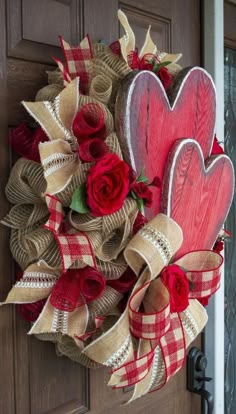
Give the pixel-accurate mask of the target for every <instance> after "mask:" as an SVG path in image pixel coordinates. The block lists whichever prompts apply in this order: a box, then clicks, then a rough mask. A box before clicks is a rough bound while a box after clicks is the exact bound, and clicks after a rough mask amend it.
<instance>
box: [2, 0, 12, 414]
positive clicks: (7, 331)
mask: <svg viewBox="0 0 236 414" xmlns="http://www.w3.org/2000/svg"><path fill="white" fill-rule="evenodd" d="M5 3H6V2H5V1H4V0H0V28H1V29H0V30H1V36H0V107H1V111H0V154H1V162H0V175H1V180H0V194H1V203H0V216H1V217H2V216H3V215H4V214H5V213H6V212H7V210H8V208H9V205H8V203H7V201H6V199H5V197H4V187H5V183H6V180H7V176H8V173H9V168H10V153H9V148H8V145H7V140H6V136H7V131H8V128H7V111H6V110H5V109H4V108H6V99H7V77H6V21H5V14H6V10H5ZM8 243H9V232H8V230H7V229H5V228H4V229H3V228H1V231H0V251H1V255H0V268H1V272H0V300H3V298H4V297H5V295H6V293H7V291H8V290H9V288H10V287H11V284H12V261H11V257H10V252H9V247H8V246H9V245H8ZM0 333H1V334H0V338H1V339H0V355H1V357H0V358H1V359H0V361H1V380H0V412H1V413H5V414H12V413H14V412H15V401H14V398H13V396H14V358H13V355H14V324H13V309H11V308H9V307H8V308H7V307H4V308H2V309H1V314H0Z"/></svg>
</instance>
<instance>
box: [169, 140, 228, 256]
mask: <svg viewBox="0 0 236 414" xmlns="http://www.w3.org/2000/svg"><path fill="white" fill-rule="evenodd" d="M233 192H234V169H233V165H232V162H231V161H230V159H229V158H228V157H227V156H226V155H224V154H223V155H215V156H212V157H210V158H208V160H207V162H206V164H204V158H203V153H202V150H201V147H200V145H199V144H198V143H197V142H196V141H194V140H192V139H186V140H179V141H177V142H176V143H175V144H174V146H173V148H172V150H171V152H170V154H169V157H168V161H167V167H166V171H165V177H164V183H163V198H162V205H161V211H162V212H163V213H165V214H167V215H168V216H169V217H171V218H173V219H174V220H175V221H176V222H177V223H178V224H179V225H180V226H181V228H182V230H183V236H184V237H183V239H184V241H183V244H182V246H181V248H180V249H179V251H178V253H177V256H176V258H177V257H181V256H182V255H184V254H185V253H187V252H189V251H193V250H201V249H211V248H212V247H213V245H214V243H215V241H216V238H217V236H218V234H219V232H220V230H221V228H222V226H223V224H224V222H225V219H226V217H227V214H228V211H229V208H230V205H231V202H232V198H233Z"/></svg>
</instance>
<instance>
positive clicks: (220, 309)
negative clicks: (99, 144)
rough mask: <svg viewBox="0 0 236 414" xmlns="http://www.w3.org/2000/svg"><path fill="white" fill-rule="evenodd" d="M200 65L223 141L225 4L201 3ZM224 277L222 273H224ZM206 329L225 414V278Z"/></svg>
mask: <svg viewBox="0 0 236 414" xmlns="http://www.w3.org/2000/svg"><path fill="white" fill-rule="evenodd" d="M203 49H204V50H203V63H204V67H205V68H206V70H207V71H208V72H209V73H210V74H211V75H212V77H213V79H214V82H215V85H216V91H217V107H216V134H217V137H218V139H219V140H220V141H221V140H223V139H224V1H223V0H204V1H203ZM223 273H224V272H223ZM207 311H208V316H209V321H208V324H207V327H206V329H205V354H206V356H207V358H208V367H207V371H206V376H209V377H212V378H213V382H212V383H206V389H207V390H209V391H210V392H211V393H212V394H213V396H214V414H223V413H224V274H222V282H221V288H220V289H219V291H218V292H217V293H216V295H214V297H213V298H212V299H211V301H210V304H209V306H208V307H207Z"/></svg>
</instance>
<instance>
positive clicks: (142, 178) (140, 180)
mask: <svg viewBox="0 0 236 414" xmlns="http://www.w3.org/2000/svg"><path fill="white" fill-rule="evenodd" d="M136 183H145V184H148V178H147V177H146V175H144V167H143V168H142V170H141V172H140V174H139V176H138V178H137V180H136Z"/></svg>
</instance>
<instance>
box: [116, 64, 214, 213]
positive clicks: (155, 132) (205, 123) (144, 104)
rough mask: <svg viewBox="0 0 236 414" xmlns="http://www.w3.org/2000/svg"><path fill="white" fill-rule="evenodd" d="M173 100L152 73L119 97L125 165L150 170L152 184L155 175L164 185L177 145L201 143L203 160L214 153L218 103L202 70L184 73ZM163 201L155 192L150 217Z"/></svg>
mask: <svg viewBox="0 0 236 414" xmlns="http://www.w3.org/2000/svg"><path fill="white" fill-rule="evenodd" d="M169 99H170V101H169ZM169 99H168V97H167V95H166V92H165V90H164V88H163V86H162V84H161V82H160V80H159V79H158V77H157V76H156V75H155V74H154V73H152V72H148V71H142V72H132V73H131V74H129V75H128V76H127V77H126V78H125V79H124V81H123V84H122V86H121V88H120V91H119V93H118V97H117V102H116V110H115V113H116V129H117V131H118V135H119V139H120V142H121V145H122V149H123V153H124V154H125V160H126V161H127V162H131V165H132V166H133V168H134V169H135V170H136V171H137V172H140V171H141V170H142V168H143V167H145V173H146V175H147V176H148V178H149V181H150V182H151V181H152V179H153V177H154V176H156V175H157V176H158V177H159V178H160V179H161V180H162V179H163V176H164V168H165V164H166V160H167V156H168V153H169V151H170V149H171V147H172V145H173V144H174V142H175V141H176V139H179V138H193V139H196V141H197V142H198V143H199V144H200V146H201V148H202V151H203V154H204V159H206V158H207V157H208V156H209V155H210V152H211V148H212V143H213V136H214V126H215V105H216V98H215V88H214V85H213V82H212V79H211V77H210V76H209V75H208V74H207V72H205V71H204V69H201V68H188V69H184V70H182V71H181V72H180V73H179V74H178V76H177V77H176V78H175V81H174V83H173V87H172V88H171V94H170V97H169ZM160 198H161V191H160V189H154V203H153V206H152V208H151V209H147V211H146V215H147V217H148V218H151V217H153V216H155V215H156V214H157V213H159V212H160Z"/></svg>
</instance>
